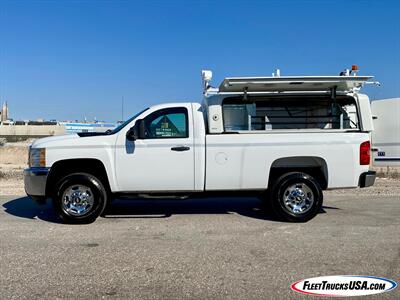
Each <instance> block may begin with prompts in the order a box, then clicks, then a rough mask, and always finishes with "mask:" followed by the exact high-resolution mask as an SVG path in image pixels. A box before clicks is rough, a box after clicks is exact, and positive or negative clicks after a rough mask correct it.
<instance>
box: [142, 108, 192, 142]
mask: <svg viewBox="0 0 400 300" xmlns="http://www.w3.org/2000/svg"><path fill="white" fill-rule="evenodd" d="M144 134H145V138H146V139H162V138H164V139H165V138H187V137H189V129H188V113H187V109H186V108H184V107H174V108H166V109H161V110H158V111H156V112H153V113H152V114H150V115H148V116H147V117H146V118H145V119H144Z"/></svg>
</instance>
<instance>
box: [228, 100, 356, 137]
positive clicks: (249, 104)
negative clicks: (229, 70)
mask: <svg viewBox="0 0 400 300" xmlns="http://www.w3.org/2000/svg"><path fill="white" fill-rule="evenodd" d="M222 112H223V121H224V131H225V132H232V131H272V130H299V129H303V130H306V129H314V130H330V129H337V130H359V129H360V126H359V118H358V113H357V106H356V103H355V100H354V98H352V97H348V96H338V97H337V98H336V99H335V100H332V99H331V98H330V97H329V96H285V97H282V96H281V97H279V96H275V97H271V96H269V97H266V96H247V99H246V100H244V99H243V97H229V98H225V99H224V100H223V104H222Z"/></svg>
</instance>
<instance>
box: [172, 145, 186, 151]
mask: <svg viewBox="0 0 400 300" xmlns="http://www.w3.org/2000/svg"><path fill="white" fill-rule="evenodd" d="M188 150H190V147H187V146H177V147H172V148H171V151H178V152H182V151H188Z"/></svg>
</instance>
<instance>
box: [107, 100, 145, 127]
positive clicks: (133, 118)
mask: <svg viewBox="0 0 400 300" xmlns="http://www.w3.org/2000/svg"><path fill="white" fill-rule="evenodd" d="M148 109H149V108H148V107H147V108H145V109H143V110H142V111H141V112H139V113H137V114H136V115H134V116H133V117H131V118H129V119H128V120H126V121H125V122H124V123H122V124H120V125H119V126H117V127H115V128H114V129H113V130H110V131H108V132H107V133H108V134H114V133H117V132H118V131H120V130H121V129H122V128H124V127H125V126H126V125H128V124H129V123H130V122H132V121H133V120H135V119H136V118H137V117H138V116H140V115H141V114H142V113H144V112H145V111H146V110H148Z"/></svg>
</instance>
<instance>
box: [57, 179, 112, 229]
mask: <svg viewBox="0 0 400 300" xmlns="http://www.w3.org/2000/svg"><path fill="white" fill-rule="evenodd" d="M75 184H80V185H85V186H87V187H89V188H90V189H91V190H92V193H93V198H94V204H93V209H92V210H90V211H89V212H88V213H87V214H85V215H83V216H72V215H70V214H68V213H66V212H65V211H64V210H63V209H62V195H63V193H64V191H65V190H66V189H67V188H68V187H70V186H71V185H75ZM106 205H107V192H106V190H105V188H104V186H103V184H102V183H101V181H100V180H99V179H97V178H96V177H95V176H93V175H90V174H86V173H74V174H70V175H68V176H66V177H64V178H63V179H61V180H60V181H59V182H58V184H57V185H56V193H55V197H54V199H53V206H54V208H55V210H56V212H57V213H58V215H59V216H60V217H61V219H63V220H64V221H66V222H68V223H91V222H93V221H94V220H95V219H96V218H97V217H98V216H100V214H101V213H102V212H103V211H104V209H105V207H106Z"/></svg>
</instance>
